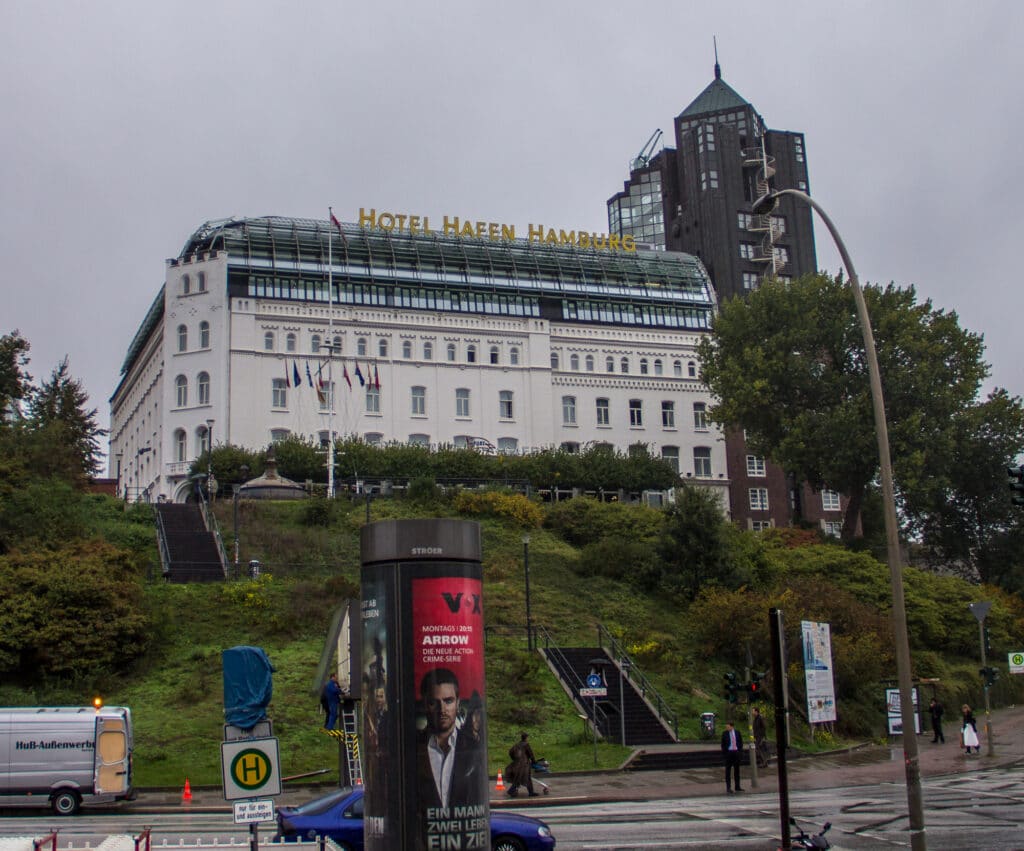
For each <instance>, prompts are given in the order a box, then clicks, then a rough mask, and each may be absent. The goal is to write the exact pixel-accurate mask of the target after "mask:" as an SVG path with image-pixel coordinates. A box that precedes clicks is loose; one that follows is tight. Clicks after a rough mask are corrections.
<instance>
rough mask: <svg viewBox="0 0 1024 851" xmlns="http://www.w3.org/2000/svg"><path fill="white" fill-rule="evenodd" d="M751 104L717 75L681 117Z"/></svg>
mask: <svg viewBox="0 0 1024 851" xmlns="http://www.w3.org/2000/svg"><path fill="white" fill-rule="evenodd" d="M747 106H750V104H749V103H748V102H747V101H745V100H744V99H743V98H741V97H740V96H739V95H738V94H736V92H735V91H734V90H733V88H732V86H730V85H729V84H728V83H727V82H725V80H723V79H722V78H721V77H719V76H716V77H715V79H714V80H712V81H711V83H710V84H709V85H708V87H707V88H706V89H704V91H702V92H701V93H700V94H699V95H697V97H696V98H695V99H694V101H693V103H691V104H690V105H689V106H688V107H686V109H684V110H683V111H682V113H680V115H679V117H680V118H689V117H690V116H693V115H704V114H705V113H708V112H720V111H721V110H723V109H737V108H739V109H742V108H744V107H747Z"/></svg>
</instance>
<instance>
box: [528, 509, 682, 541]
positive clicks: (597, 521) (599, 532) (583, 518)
mask: <svg viewBox="0 0 1024 851" xmlns="http://www.w3.org/2000/svg"><path fill="white" fill-rule="evenodd" d="M663 522H664V519H663V514H662V512H660V511H658V510H657V509H655V508H649V507H648V506H645V505H622V504H621V503H618V502H600V501H598V500H596V499H592V498H590V497H577V498H576V499H568V500H565V501H563V502H558V503H555V504H554V505H551V506H550V507H549V508H548V509H547V513H546V515H545V518H544V525H545V526H547V527H548V528H549V529H552V530H553V531H555V532H556V533H557V534H558V535H559V536H561V537H562V538H563V539H564V540H565V541H567V542H568V543H570V544H573V545H575V546H577V547H582V546H584V545H585V544H589V543H592V542H594V541H597V540H598V539H600V538H602V537H606V536H607V537H615V538H619V537H628V538H632V539H642V540H653V539H654V538H655V537H656V536H657V534H658V532H659V530H660V529H661V526H662V525H663Z"/></svg>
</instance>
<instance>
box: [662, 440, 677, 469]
mask: <svg viewBox="0 0 1024 851" xmlns="http://www.w3.org/2000/svg"><path fill="white" fill-rule="evenodd" d="M661 460H662V461H668V463H669V464H671V465H672V469H673V470H675V471H676V474H677V475H678V473H679V447H678V446H662V447H661Z"/></svg>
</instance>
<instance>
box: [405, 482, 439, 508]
mask: <svg viewBox="0 0 1024 851" xmlns="http://www.w3.org/2000/svg"><path fill="white" fill-rule="evenodd" d="M440 495H441V491H440V489H439V488H438V487H437V482H436V481H434V478H433V476H420V477H418V478H415V479H413V480H412V481H411V482H409V489H408V490H407V491H406V496H407V497H408V498H409V499H410V500H412V501H413V502H415V503H418V504H419V505H423V504H426V503H430V502H433V501H434V500H436V499H438V498H439V497H440Z"/></svg>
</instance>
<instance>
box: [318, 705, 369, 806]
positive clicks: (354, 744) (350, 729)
mask: <svg viewBox="0 0 1024 851" xmlns="http://www.w3.org/2000/svg"><path fill="white" fill-rule="evenodd" d="M357 706H358V704H357V703H356V701H354V700H342V702H341V729H340V730H325V731H324V732H325V733H327V735H328V736H333V737H334V738H335V739H337V740H338V747H339V748H340V749H341V750H342V753H343V754H344V757H342V753H339V754H338V767H339V771H340V770H341V769H342V768H343V769H344V776H343V777H342V778H341V781H342V782H341V785H342V786H362V785H363V768H362V763H361V762H360V760H359V710H358V709H357V708H356V707H357ZM343 759H344V762H343V761H342V760H343Z"/></svg>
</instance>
